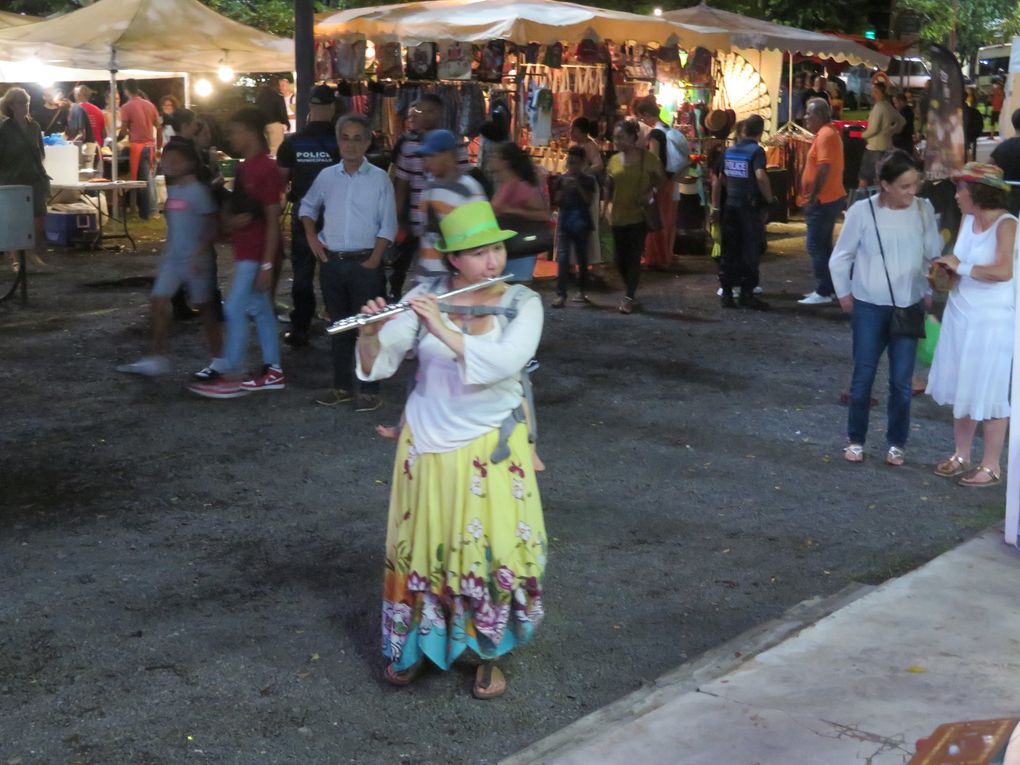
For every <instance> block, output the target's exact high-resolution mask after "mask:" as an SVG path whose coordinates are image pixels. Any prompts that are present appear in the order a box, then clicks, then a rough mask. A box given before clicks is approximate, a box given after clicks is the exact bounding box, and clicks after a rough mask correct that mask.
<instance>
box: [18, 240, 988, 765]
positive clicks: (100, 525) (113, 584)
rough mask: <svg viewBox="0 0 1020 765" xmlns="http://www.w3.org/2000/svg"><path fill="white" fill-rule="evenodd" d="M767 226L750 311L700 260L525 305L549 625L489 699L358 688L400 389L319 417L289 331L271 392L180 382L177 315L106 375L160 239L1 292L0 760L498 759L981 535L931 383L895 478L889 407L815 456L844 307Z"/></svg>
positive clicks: (135, 334)
mask: <svg viewBox="0 0 1020 765" xmlns="http://www.w3.org/2000/svg"><path fill="white" fill-rule="evenodd" d="M773 228H774V231H773V234H772V239H773V241H772V242H771V252H770V255H769V256H768V258H767V260H766V262H765V264H764V267H763V283H764V286H765V288H766V295H765V297H766V298H767V299H769V300H770V301H771V302H772V304H773V307H774V309H773V310H772V311H771V312H769V313H757V312H747V311H724V310H722V309H720V308H719V307H718V303H717V299H716V298H715V292H714V290H715V282H714V277H713V270H714V269H713V266H712V263H711V261H709V260H708V259H707V258H695V257H691V258H684V259H683V260H682V263H681V265H680V267H679V268H678V269H677V271H676V272H674V273H669V274H658V273H656V274H646V275H645V276H644V277H643V286H642V290H641V295H640V297H641V299H642V302H643V303H644V307H645V310H644V312H643V313H640V314H635V315H633V316H629V317H627V316H622V315H620V314H619V313H617V312H616V311H615V306H616V302H617V299H618V294H619V293H618V291H617V289H616V285H617V284H618V282H617V280H616V277H615V275H613V274H608V275H607V282H608V287H606V288H604V289H602V290H599V291H595V292H593V300H594V305H593V306H591V307H577V306H573V305H569V304H568V307H567V308H566V309H564V310H562V311H552V310H550V311H548V312H547V314H548V317H547V324H546V330H545V335H544V338H543V342H542V347H541V349H540V353H539V355H540V359H541V362H542V369H541V371H540V372H539V373H538V374H537V375H536V377H535V383H536V389H537V399H538V408H539V413H540V424H541V431H542V440H541V449H540V451H541V454H542V456H543V458H544V459H545V461H546V463H547V465H548V471H547V472H546V473H545V474H544V475H543V476H542V478H541V480H540V486H541V489H542V492H543V500H544V505H545V511H546V522H547V526H548V529H549V533H550V536H551V539H552V542H551V551H550V555H549V560H550V563H549V569H548V579H547V584H546V587H547V599H546V609H547V614H548V615H547V618H546V620H545V622H544V623H543V625H542V627H541V629H540V630H539V632H538V633H537V636H536V639H535V641H534V642H533V643H532V644H531V645H530V646H528V647H527V648H526V649H524V650H521V651H520V652H519V653H517V654H515V655H513V656H512V657H511V658H510V659H509V660H508V662H507V664H506V671H507V675H508V678H509V681H510V688H509V691H508V693H507V695H506V696H505V697H504V698H503V699H501V700H498V701H491V702H484V703H483V702H478V701H475V700H473V699H471V697H470V695H469V689H470V685H471V677H472V667H471V666H470V664H468V663H465V665H464V666H463V667H458V668H457V669H456V670H455V671H452V672H450V673H448V674H446V675H441V674H438V673H433V674H429V675H427V676H425V677H424V678H423V679H422V680H420V681H419V682H418V683H417V684H415V685H414V686H412V687H410V688H407V689H393V688H390V687H388V686H386V685H384V684H383V682H382V680H381V671H382V668H383V662H382V659H381V657H380V655H379V650H378V642H379V626H378V620H379V610H380V608H379V606H380V587H381V582H382V564H383V561H382V553H383V549H382V547H383V538H384V534H385V517H386V504H387V494H388V490H389V488H388V483H389V479H390V471H391V467H392V466H391V462H392V453H393V445H392V442H388V441H384V440H382V439H380V438H378V437H377V436H376V435H375V434H374V432H373V427H374V426H375V425H376V424H377V423H379V422H393V421H395V420H396V418H397V416H398V412H399V404H400V400H401V397H402V392H403V390H404V387H403V382H402V381H394V382H392V383H391V384H389V385H388V387H386V388H385V389H384V394H385V395H386V397H387V400H388V403H387V406H386V407H385V408H384V409H383V410H381V411H380V412H377V413H373V414H368V415H355V414H354V413H353V412H351V411H350V410H346V409H344V410H340V411H333V410H326V409H323V408H322V407H317V406H315V405H314V404H313V403H312V400H313V398H314V396H315V394H316V392H317V391H319V390H320V389H322V388H323V386H324V385H325V384H327V383H328V375H329V373H328V369H329V364H328V354H327V352H326V339H325V337H324V336H323V337H318V338H316V339H315V341H314V345H313V347H311V348H308V349H303V350H301V351H291V350H289V349H287V350H285V368H286V371H287V382H288V387H287V390H286V391H285V392H282V393H272V394H265V395H263V396H260V397H249V398H246V399H239V400H235V401H225V402H214V401H205V400H196V399H194V398H192V397H190V396H189V395H188V394H187V393H186V392H185V391H184V390H183V388H182V383H183V382H184V381H185V379H186V376H187V373H188V372H189V371H191V370H193V369H194V368H197V367H198V366H199V365H200V364H201V362H203V361H204V358H203V356H202V350H201V348H202V345H201V339H200V336H199V332H198V327H197V326H195V323H194V322H189V323H178V324H177V325H176V327H175V330H176V334H175V337H174V342H173V344H174V358H175V362H176V366H177V370H176V373H175V374H174V375H173V376H172V377H170V378H166V379H163V380H159V381H155V382H152V381H144V380H136V379H129V378H127V377H124V376H119V375H117V374H116V373H114V371H113V367H114V365H115V364H117V363H121V362H123V361H126V360H130V359H132V358H134V357H136V356H137V355H138V353H139V351H140V350H141V349H142V346H143V343H144V337H145V302H146V282H145V279H144V278H141V277H145V276H147V275H149V274H151V273H152V271H153V267H154V265H155V262H156V258H155V256H154V254H153V253H154V251H155V247H154V246H153V245H152V244H151V243H150V244H149V245H146V246H143V247H142V248H140V250H139V252H138V253H122V254H109V253H104V254H87V253H80V252H71V253H60V254H52V255H50V256H48V258H47V267H46V269H45V273H33V274H32V276H31V282H30V303H29V305H27V306H24V305H21V304H19V303H17V302H11V303H7V304H4V305H0V349H2V350H0V353H2V359H3V366H2V368H0V400H2V401H4V402H5V405H4V407H3V410H2V411H3V429H2V443H3V449H2V457H0V460H2V461H0V577H2V580H3V582H4V597H3V599H2V601H0V765H4V764H6V765H30V764H32V765H34V764H35V763H42V764H44V765H52V764H55V763H75V764H81V765H86V764H91V763H95V764H96V765H111V764H116V765H129V764H131V765H133V764H136V763H137V764H139V765H141V764H146V765H156V764H157V763H178V762H210V763H237V764H238V765H249V764H250V763H301V764H303V765H305V764H308V763H342V762H352V763H414V764H415V765H420V764H423V763H436V764H437V765H438V764H449V763H471V764H475V763H495V762H497V761H498V760H499V759H500V758H501V757H504V756H507V755H509V754H511V753H513V752H515V751H517V750H519V749H521V748H523V747H524V746H526V745H528V744H530V743H532V742H534V741H536V740H538V739H540V738H541V737H543V736H545V735H548V734H550V733H552V732H553V731H555V730H557V729H559V728H561V727H562V726H564V725H566V724H568V723H570V722H572V721H574V720H576V719H577V718H579V717H581V716H583V715H585V714H587V713H589V712H592V711H593V710H595V709H597V708H598V707H600V706H602V705H604V704H606V703H608V702H610V701H612V700H614V699H617V698H619V697H620V696H622V695H624V694H626V693H629V692H630V691H633V690H634V689H636V688H637V687H639V686H641V685H642V684H643V683H647V682H649V681H651V680H653V679H654V678H655V677H657V676H659V675H660V674H662V673H664V672H666V671H668V670H670V669H672V668H674V667H676V666H677V665H679V664H681V663H683V662H684V661H686V660H688V659H690V658H692V657H694V656H697V655H698V654H700V653H701V652H703V651H704V650H706V649H708V648H710V647H713V646H716V645H718V644H720V643H722V642H723V641H725V640H728V639H730V638H732V637H734V636H736V635H738V634H739V633H741V632H742V631H744V630H746V629H748V628H750V627H752V626H754V625H756V624H759V623H761V622H763V621H765V620H767V619H770V618H773V617H775V616H777V615H779V614H780V613H782V612H783V611H784V610H785V609H786V608H788V607H789V606H791V605H793V604H794V603H797V602H799V601H801V600H803V599H805V598H808V597H811V596H814V595H825V594H829V593H832V592H835V591H837V590H839V589H841V588H842V587H844V586H846V585H847V584H849V583H851V582H853V581H865V582H878V581H881V580H883V579H885V578H887V577H889V576H892V575H895V574H898V573H901V572H903V571H906V570H909V569H910V568H913V567H915V566H917V565H919V564H920V563H922V562H924V561H926V560H928V559H930V558H932V557H934V556H935V555H937V554H939V553H940V552H942V551H944V550H946V549H947V548H949V547H951V546H953V545H955V544H957V543H958V542H960V541H962V540H964V539H966V538H968V537H969V536H971V535H972V534H973V533H974V532H975V531H976V530H978V529H981V528H983V527H985V526H987V525H988V524H989V523H992V522H993V521H994V520H995V519H996V518H997V517H998V516H999V514H1000V512H1001V507H1002V501H1003V500H1002V492H1001V490H991V491H980V490H975V491H967V490H963V489H959V488H957V487H955V486H954V485H952V484H951V483H948V482H945V481H942V480H940V479H937V478H936V477H935V476H933V475H932V473H931V465H932V464H933V463H934V462H935V461H936V459H937V458H938V457H941V456H944V455H945V454H946V453H948V451H949V450H950V448H951V424H950V422H951V421H950V414H949V412H948V411H946V410H941V409H939V408H937V407H936V406H934V405H933V404H932V402H931V401H930V400H927V399H925V398H919V399H916V402H915V407H914V424H913V433H912V440H911V443H910V445H909V450H908V458H909V462H908V465H907V466H906V467H904V468H902V469H892V468H888V467H886V466H884V465H882V463H881V459H880V456H881V451H880V447H881V445H882V441H883V439H882V435H883V433H882V431H883V429H884V422H883V420H884V417H882V416H881V410H880V411H879V412H877V413H876V415H875V417H873V420H872V439H871V445H870V446H869V455H868V456H869V459H868V461H867V462H866V463H865V464H864V465H862V466H850V465H847V464H845V463H844V462H843V460H842V459H841V458H840V449H841V447H842V445H843V443H844V437H843V432H844V427H845V416H846V411H845V409H843V408H841V407H840V406H839V405H838V403H837V394H838V391H839V389H840V388H841V387H842V386H843V384H844V383H845V381H846V378H847V376H848V372H849V353H850V342H849V332H848V324H847V321H846V319H845V318H844V317H843V316H842V315H841V314H840V313H839V311H838V309H836V308H834V307H833V308H829V307H826V308H812V309H806V308H802V307H800V306H798V305H797V304H796V302H795V301H796V299H797V297H799V295H800V294H801V293H802V292H806V291H808V290H809V288H810V284H811V280H810V276H809V273H810V269H809V266H808V263H807V260H806V258H805V256H804V255H803V252H802V248H803V239H802V227H799V226H796V225H788V226H775V227H773ZM228 269H229V266H228V265H227V259H226V258H225V257H224V258H223V259H222V270H223V271H224V272H226V271H227V270H228ZM551 287H552V285H551V284H550V283H548V282H544V283H540V284H539V285H538V287H537V288H538V290H539V291H540V292H541V293H542V294H543V298H544V299H545V300H546V301H547V302H548V300H549V299H550V297H551V294H552V289H551ZM252 361H253V364H254V361H255V359H254V356H253V358H252ZM877 395H878V397H879V399H881V401H882V403H883V404H884V401H885V395H884V391H883V390H881V389H878V394H877Z"/></svg>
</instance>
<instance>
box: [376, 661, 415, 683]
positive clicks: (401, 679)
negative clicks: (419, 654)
mask: <svg viewBox="0 0 1020 765" xmlns="http://www.w3.org/2000/svg"><path fill="white" fill-rule="evenodd" d="M395 667H396V664H395V663H394V664H389V665H387V667H386V671H385V672H384V673H383V678H384V679H385V680H386V682H387V683H389V684H390V685H396V686H398V687H400V688H403V687H404V686H405V685H410V684H411V683H413V682H414V681H415V680H417V679H418V675H420V674H421V672H422V670H423V669H424V668H425V662H424V660H421V659H419V660H418V661H417V662H415V663H414V664H412V665H411V666H410V667H408V668H407V669H404V670H398V669H395Z"/></svg>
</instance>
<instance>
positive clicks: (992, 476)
mask: <svg viewBox="0 0 1020 765" xmlns="http://www.w3.org/2000/svg"><path fill="white" fill-rule="evenodd" d="M982 473H987V475H988V480H987V481H975V480H974V479H975V478H977V477H978V476H979V475H981V474H982ZM1001 482H1002V475H1001V474H998V475H996V473H995V471H994V470H992V469H991V468H990V467H986V466H984V465H979V466H978V467H976V468H974V470H972V471H971V472H970V473H969V474H968V475H965V476H964V477H963V478H961V479H960V480H959V481H957V482H956V483H957V484H958V485H959V486H966V487H967V488H969V489H980V488H981V487H982V486H995V485H996V484H999V483H1001Z"/></svg>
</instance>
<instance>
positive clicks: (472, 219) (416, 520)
mask: <svg viewBox="0 0 1020 765" xmlns="http://www.w3.org/2000/svg"><path fill="white" fill-rule="evenodd" d="M440 231H441V232H442V240H441V241H440V242H439V243H438V244H437V249H438V250H439V251H440V252H442V253H444V258H445V260H446V261H447V267H448V269H449V273H450V276H448V277H443V278H444V280H446V281H445V283H444V284H441V285H439V287H438V290H439V291H440V292H446V291H448V290H450V289H457V288H460V287H464V286H467V285H470V284H475V283H479V282H482V281H484V280H486V279H491V278H494V277H496V276H499V275H500V274H502V273H503V270H504V268H505V266H506V248H505V246H504V244H503V242H504V241H506V240H507V239H509V238H510V237H512V236H514V233H515V232H513V231H504V230H500V228H499V225H498V223H497V222H496V217H495V215H494V214H493V211H492V207H491V206H490V205H489V203H488V202H469V203H467V204H464V205H462V206H460V207H458V208H457V209H455V210H454V211H453V212H451V213H450V214H449V215H447V216H446V217H445V218H444V219H443V220H442V221H441V222H440ZM433 289H435V288H433ZM406 299H407V300H409V301H410V303H411V307H412V309H413V310H412V311H407V312H404V313H400V314H397V315H395V316H393V317H391V318H390V319H389V320H387V321H384V322H379V323H375V324H368V325H366V326H365V327H363V328H362V329H361V334H360V337H359V339H358V376H359V377H360V378H361V379H362V380H380V379H383V378H386V377H390V376H391V375H393V374H394V372H396V370H397V368H398V367H399V365H400V363H401V361H402V360H403V359H404V358H405V356H406V355H407V353H408V352H409V351H411V350H412V349H417V354H416V355H417V358H418V362H419V369H418V374H417V378H416V380H415V386H414V390H413V391H412V392H411V394H410V396H409V398H408V401H407V407H406V409H405V418H406V423H405V425H404V426H403V429H402V431H401V433H400V436H399V439H398V445H397V456H396V463H395V465H394V469H393V481H392V491H391V494H390V510H389V526H388V531H387V536H386V572H385V586H384V593H383V625H382V627H383V640H382V648H383V655H384V656H385V657H386V658H387V659H388V660H389V662H390V663H389V666H388V667H387V669H386V680H387V681H388V682H390V683H393V684H394V685H406V684H408V683H410V682H411V681H412V680H414V678H415V677H417V675H418V673H419V672H420V671H421V669H422V668H423V667H424V665H425V659H428V660H429V661H430V662H431V663H432V664H434V665H435V666H437V667H439V668H440V669H444V670H445V669H449V668H450V666H451V665H452V664H453V662H454V661H455V660H456V659H457V658H458V657H459V656H460V655H461V654H462V653H463V652H464V651H465V650H467V649H470V650H471V651H472V652H473V653H474V654H476V655H477V656H478V657H479V658H480V659H481V660H482V662H481V664H480V665H479V667H478V670H477V672H476V675H475V683H474V687H473V693H474V695H475V696H476V697H477V698H491V697H493V696H498V695H500V694H501V693H503V691H504V690H505V689H506V678H505V677H504V676H503V674H502V672H501V671H500V669H499V667H498V666H497V665H496V660H497V659H498V658H499V657H500V656H502V655H504V654H506V653H507V652H509V651H510V650H512V649H513V648H514V647H516V646H518V645H521V644H523V643H525V642H527V641H528V640H529V639H530V638H531V636H532V633H533V631H534V628H535V626H536V625H537V623H538V622H539V621H540V620H541V618H542V614H543V610H542V580H543V572H544V570H545V562H546V553H547V543H546V534H545V524H544V522H543V518H542V506H541V501H540V499H539V493H538V485H537V484H536V482H535V474H534V469H533V465H532V457H531V449H530V446H529V444H528V433H527V428H526V426H525V424H524V419H525V418H524V413H523V411H522V407H521V397H522V395H523V387H522V381H521V374H522V370H523V368H524V366H525V365H526V364H527V363H528V361H529V359H531V358H532V357H533V356H534V354H535V351H536V349H537V348H538V342H539V339H540V337H541V334H542V321H543V313H542V303H541V300H540V299H539V297H538V295H537V294H535V293H534V292H532V291H531V290H530V289H528V288H526V287H524V286H522V285H513V286H509V287H508V286H507V285H506V284H505V283H502V282H497V283H495V284H493V285H492V286H489V287H486V288H482V289H478V290H476V291H473V292H469V293H465V294H462V295H458V296H456V297H454V298H450V300H449V302H448V303H439V302H438V300H437V298H436V294H435V292H434V291H430V288H429V286H426V285H423V286H420V287H418V288H416V289H414V290H412V291H411V292H409V293H408V295H407V296H406ZM384 305H385V303H384V302H383V301H382V300H381V299H379V300H374V301H372V302H371V303H369V304H368V305H366V306H365V307H364V309H363V312H365V313H374V312H376V311H378V310H380V309H381V308H383V306H384Z"/></svg>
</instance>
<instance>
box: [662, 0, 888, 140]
mask: <svg viewBox="0 0 1020 765" xmlns="http://www.w3.org/2000/svg"><path fill="white" fill-rule="evenodd" d="M662 15H663V18H666V19H669V20H671V21H676V22H681V23H684V24H695V25H700V26H706V27H720V28H722V29H726V30H727V32H728V33H729V40H730V45H731V49H732V51H733V52H734V53H736V54H738V55H740V56H742V57H743V58H745V59H747V61H749V62H750V63H752V64H753V65H755V67H756V68H757V69H758V72H759V73H760V74H761V77H762V80H763V81H764V82H765V85H766V87H767V88H768V91H769V94H770V96H771V98H772V114H773V117H774V119H775V120H778V118H779V117H780V116H781V115H779V90H780V81H781V79H782V76H783V54H784V53H789V54H791V56H792V54H794V53H800V54H801V55H804V56H818V57H819V58H831V59H833V60H835V61H846V62H849V63H851V64H870V65H872V66H878V67H882V68H884V67H886V66H888V64H889V57H888V56H884V55H882V54H881V53H878V52H876V51H873V50H871V49H870V48H866V47H865V46H863V45H860V44H859V43H855V42H853V41H852V40H846V39H844V38H842V37H836V36H835V35H827V34H824V33H822V32H811V31H809V30H806V29H797V28H796V27H788V26H784V25H783V24H775V23H773V22H771V21H764V20H762V19H755V18H751V17H748V16H741V15H740V14H737V13H730V12H729V11H721V10H719V9H717V8H712V7H711V6H709V5H707V4H706V3H705V2H702V3H701V4H700V5H696V6H694V7H693V8H684V9H682V10H677V11H667V12H666V13H663V14H662ZM789 88H790V92H791V93H792V91H793V67H790V83H789ZM789 103H790V105H791V114H792V105H793V98H792V96H791V97H790V99H789ZM783 116H786V117H790V115H789V114H788V115H783ZM772 127H773V129H775V128H776V127H778V122H777V123H776V124H774V125H773V126H772Z"/></svg>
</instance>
